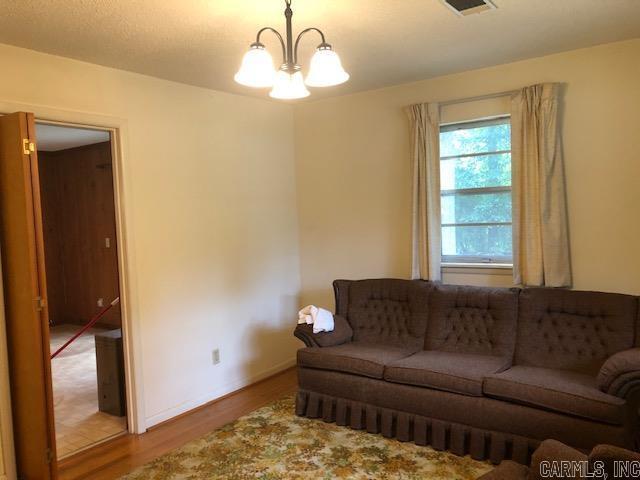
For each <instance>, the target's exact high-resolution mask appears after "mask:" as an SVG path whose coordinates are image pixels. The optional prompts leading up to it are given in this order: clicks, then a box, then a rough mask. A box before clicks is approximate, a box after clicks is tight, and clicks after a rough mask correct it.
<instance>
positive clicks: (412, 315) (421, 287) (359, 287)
mask: <svg viewBox="0 0 640 480" xmlns="http://www.w3.org/2000/svg"><path fill="white" fill-rule="evenodd" d="M431 288H432V284H431V283H427V282H423V281H420V280H397V279H381V280H359V281H354V282H351V283H350V284H349V294H348V301H349V307H348V309H347V320H349V323H350V324H351V327H352V328H353V339H354V341H356V342H367V343H372V344H381V345H393V346H396V347H404V348H415V349H416V350H417V349H419V348H421V347H422V345H423V342H424V332H425V327H426V324H427V314H428V312H427V305H428V297H429V291H430V290H431Z"/></svg>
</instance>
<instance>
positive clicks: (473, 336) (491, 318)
mask: <svg viewBox="0 0 640 480" xmlns="http://www.w3.org/2000/svg"><path fill="white" fill-rule="evenodd" d="M517 315H518V290H516V289H506V288H485V287H467V286H455V285H438V286H436V287H435V288H433V290H432V292H431V295H430V297H429V323H428V325H427V336H426V339H425V349H426V350H441V351H446V352H459V353H477V354H483V355H497V356H505V357H509V358H512V356H513V349H514V347H515V334H516V323H517Z"/></svg>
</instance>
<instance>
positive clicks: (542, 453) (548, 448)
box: [529, 440, 588, 480]
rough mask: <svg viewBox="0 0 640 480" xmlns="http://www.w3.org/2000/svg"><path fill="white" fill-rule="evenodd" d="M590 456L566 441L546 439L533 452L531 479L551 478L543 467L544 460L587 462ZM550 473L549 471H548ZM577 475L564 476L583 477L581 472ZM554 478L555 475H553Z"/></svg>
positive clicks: (576, 478) (576, 479)
mask: <svg viewBox="0 0 640 480" xmlns="http://www.w3.org/2000/svg"><path fill="white" fill-rule="evenodd" d="M587 460H588V457H587V456H586V455H585V454H584V453H582V452H580V451H578V450H576V449H575V448H571V447H569V446H567V445H565V444H564V443H560V442H558V441H557V440H545V441H544V442H542V443H541V444H540V446H539V447H538V448H537V449H536V451H535V452H533V455H531V469H530V471H529V480H542V479H544V478H549V477H548V475H547V476H544V473H545V471H544V468H541V465H542V463H543V462H547V465H548V464H549V463H548V462H560V461H571V462H586V461H587ZM547 473H548V472H547ZM576 475H577V476H575V477H571V476H570V477H562V478H567V479H575V480H578V479H582V476H581V475H580V473H578V472H577V473H576ZM552 478H553V477H552Z"/></svg>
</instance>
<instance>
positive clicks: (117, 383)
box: [95, 329, 127, 417]
mask: <svg viewBox="0 0 640 480" xmlns="http://www.w3.org/2000/svg"><path fill="white" fill-rule="evenodd" d="M95 341H96V368H97V371H98V375H97V377H98V409H99V410H100V411H101V412H104V413H108V414H110V415H115V416H117V417H124V416H125V415H126V414H127V407H126V405H127V401H126V396H125V385H124V355H123V350H122V330H121V329H117V330H109V331H107V332H101V333H96V335H95Z"/></svg>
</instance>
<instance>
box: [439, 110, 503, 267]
mask: <svg viewBox="0 0 640 480" xmlns="http://www.w3.org/2000/svg"><path fill="white" fill-rule="evenodd" d="M506 123H509V124H510V123H511V115H509V114H505V115H500V116H496V117H491V118H486V119H480V120H471V121H464V122H452V123H444V124H441V125H440V133H443V132H451V131H455V130H468V129H470V128H480V127H488V126H492V125H503V124H506ZM511 152H512V149H509V150H495V151H486V152H477V153H465V154H461V155H447V156H444V157H443V156H440V160H439V161H440V162H441V163H440V165H442V161H444V160H454V159H458V158H471V157H486V156H489V155H501V154H507V153H508V154H509V155H511ZM512 165H513V164H512ZM512 191H513V181H512V182H511V185H509V186H500V187H478V188H455V189H447V190H442V189H440V198H442V197H445V196H453V195H483V194H491V193H503V192H512ZM512 198H513V196H512ZM511 220H512V221H511V222H477V223H444V222H443V221H442V219H441V220H440V232H441V235H442V229H443V228H444V227H458V226H460V227H462V226H467V227H469V226H481V227H487V226H488V227H491V226H506V225H510V226H511V227H512V231H513V213H512V218H511ZM440 256H441V259H440V260H441V264H442V266H443V267H447V266H456V265H468V266H469V267H477V266H483V265H488V266H491V265H493V266H509V267H511V266H513V256H504V255H492V256H486V255H482V256H480V255H445V254H444V253H442V251H441V252H440Z"/></svg>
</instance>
